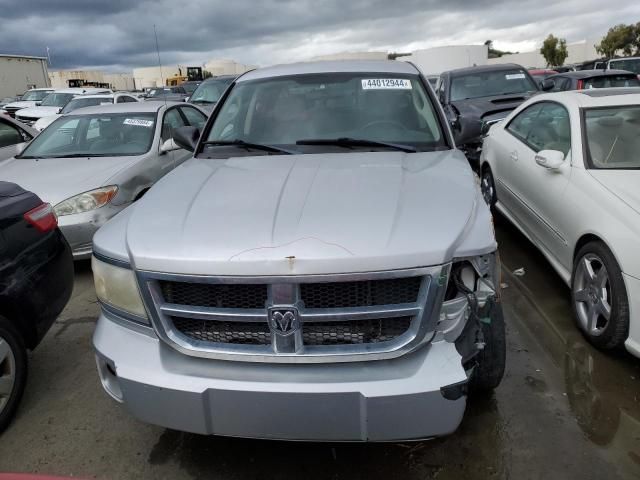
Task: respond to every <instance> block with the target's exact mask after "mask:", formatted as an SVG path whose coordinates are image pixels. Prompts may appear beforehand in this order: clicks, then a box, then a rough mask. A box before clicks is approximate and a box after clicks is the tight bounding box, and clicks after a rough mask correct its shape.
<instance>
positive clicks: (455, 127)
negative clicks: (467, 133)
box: [449, 115, 462, 131]
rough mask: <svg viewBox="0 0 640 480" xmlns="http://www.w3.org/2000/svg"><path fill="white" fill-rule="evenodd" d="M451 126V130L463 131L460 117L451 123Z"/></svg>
mask: <svg viewBox="0 0 640 480" xmlns="http://www.w3.org/2000/svg"><path fill="white" fill-rule="evenodd" d="M449 125H450V126H451V130H458V131H462V124H461V123H460V115H457V116H456V118H454V119H453V120H450V121H449Z"/></svg>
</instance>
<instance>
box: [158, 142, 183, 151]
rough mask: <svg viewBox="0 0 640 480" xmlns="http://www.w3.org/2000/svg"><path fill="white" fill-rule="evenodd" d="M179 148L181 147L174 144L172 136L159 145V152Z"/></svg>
mask: <svg viewBox="0 0 640 480" xmlns="http://www.w3.org/2000/svg"><path fill="white" fill-rule="evenodd" d="M181 148H182V147H180V146H179V145H178V144H176V142H175V140H174V139H173V138H170V139H169V140H165V141H164V143H163V144H162V145H160V153H168V152H173V151H174V150H180V149H181Z"/></svg>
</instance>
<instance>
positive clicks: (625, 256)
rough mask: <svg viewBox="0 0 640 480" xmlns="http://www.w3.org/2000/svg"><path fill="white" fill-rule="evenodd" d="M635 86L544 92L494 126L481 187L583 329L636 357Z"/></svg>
mask: <svg viewBox="0 0 640 480" xmlns="http://www.w3.org/2000/svg"><path fill="white" fill-rule="evenodd" d="M639 105H640V89H638V88H635V89H622V88H616V89H600V90H580V91H575V92H558V93H554V94H551V95H540V96H538V97H535V98H533V99H531V100H529V101H528V102H526V103H524V104H523V105H522V106H521V107H519V108H518V109H517V110H516V111H514V112H513V113H512V114H511V115H509V117H508V118H507V119H506V120H505V121H504V122H502V123H500V124H498V125H494V126H493V127H492V128H491V130H490V132H489V134H488V136H487V137H486V139H485V144H484V148H483V151H482V190H483V192H484V195H485V199H486V200H487V201H488V202H489V203H491V204H493V205H495V207H496V208H497V210H499V211H500V212H502V213H503V214H504V215H505V216H506V217H507V218H508V219H509V220H510V221H511V222H512V223H513V224H514V225H516V226H517V227H518V228H519V229H520V230H521V231H522V232H523V233H524V234H525V235H526V236H527V237H528V238H529V239H530V240H531V241H532V242H533V244H534V245H536V246H537V247H538V248H539V249H540V251H542V253H543V254H544V255H545V256H546V257H547V258H548V259H549V262H550V263H551V265H552V266H553V267H554V268H555V269H556V271H557V272H558V274H559V275H560V276H561V277H562V279H563V280H564V281H565V282H566V283H567V284H568V285H569V287H570V288H571V296H572V302H573V306H574V313H575V317H576V321H577V324H578V326H579V328H580V329H581V330H582V331H583V333H584V334H585V336H586V337H587V339H589V341H590V342H591V343H593V344H594V345H595V346H597V347H600V348H603V349H611V348H618V347H621V346H622V345H625V346H626V348H627V350H628V351H629V352H631V353H632V354H634V355H636V356H640V280H638V279H639V278H640V257H639V256H638V244H639V242H640V203H639V197H638V195H637V192H638V181H639V180H640V156H639V155H638V152H639V151H640V106H639Z"/></svg>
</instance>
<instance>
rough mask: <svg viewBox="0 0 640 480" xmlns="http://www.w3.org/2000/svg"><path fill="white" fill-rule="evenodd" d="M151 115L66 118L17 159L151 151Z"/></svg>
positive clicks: (153, 120) (54, 124)
mask: <svg viewBox="0 0 640 480" xmlns="http://www.w3.org/2000/svg"><path fill="white" fill-rule="evenodd" d="M155 123H156V118H155V114H153V113H117V114H104V113H102V114H94V115H69V116H65V117H61V118H59V119H58V120H56V121H55V122H53V123H52V124H51V125H50V126H49V127H48V128H46V129H45V130H43V132H42V133H41V134H40V135H38V136H37V137H35V138H34V139H33V140H32V141H31V143H30V144H29V146H27V148H26V149H25V150H24V152H23V153H22V155H20V157H19V158H72V157H120V156H126V155H142V154H143V153H146V152H148V151H149V149H150V148H151V142H152V141H153V135H154V132H155Z"/></svg>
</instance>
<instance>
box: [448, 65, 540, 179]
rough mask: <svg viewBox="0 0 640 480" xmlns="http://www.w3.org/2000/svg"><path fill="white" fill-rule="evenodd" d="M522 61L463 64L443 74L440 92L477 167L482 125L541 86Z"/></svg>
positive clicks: (457, 136) (462, 144)
mask: <svg viewBox="0 0 640 480" xmlns="http://www.w3.org/2000/svg"><path fill="white" fill-rule="evenodd" d="M551 86H552V84H551V83H548V82H547V81H543V82H542V85H541V86H540V87H539V86H538V84H537V83H536V81H535V80H534V79H533V78H532V77H531V75H530V74H529V72H527V70H526V69H525V68H523V67H521V66H520V65H515V64H504V65H485V66H481V67H468V68H460V69H457V70H450V71H448V72H444V73H442V74H441V75H440V81H439V82H438V87H437V92H436V93H437V94H438V98H439V100H440V103H441V104H442V106H443V107H444V111H445V113H446V115H447V118H448V120H449V124H450V125H451V128H452V130H453V136H454V138H455V141H456V145H457V146H458V148H460V149H461V150H463V151H464V152H465V154H466V156H467V158H468V159H469V162H470V163H471V166H472V167H474V168H477V166H478V161H479V159H480V148H481V146H482V126H483V124H488V125H491V124H493V123H496V122H499V121H500V120H502V119H504V118H505V117H506V116H507V115H508V114H509V113H510V112H511V111H512V110H513V109H515V108H516V107H518V106H519V105H520V104H521V103H522V102H524V101H525V100H527V99H528V98H529V97H531V96H532V95H535V94H536V93H538V91H539V90H540V88H542V89H544V90H547V89H549V88H551Z"/></svg>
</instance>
